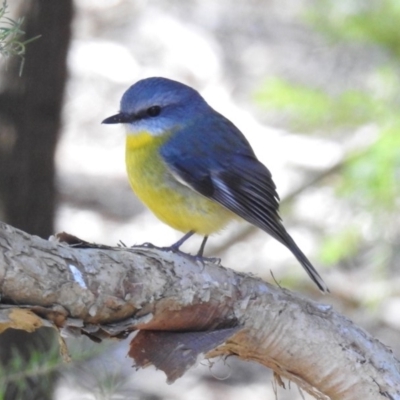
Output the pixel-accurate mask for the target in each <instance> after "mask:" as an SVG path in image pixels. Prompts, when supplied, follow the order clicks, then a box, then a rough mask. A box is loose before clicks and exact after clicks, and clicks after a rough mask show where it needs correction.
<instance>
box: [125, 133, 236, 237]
mask: <svg viewBox="0 0 400 400" xmlns="http://www.w3.org/2000/svg"><path fill="white" fill-rule="evenodd" d="M166 139H167V138H166V137H164V136H161V137H160V136H159V137H153V136H151V135H149V134H147V133H145V132H143V133H139V134H135V135H128V136H127V139H126V167H127V171H128V177H129V181H130V184H131V186H132V189H133V191H134V192H135V193H136V195H137V196H138V197H139V199H140V200H141V201H142V202H143V203H144V204H145V205H146V206H147V207H148V208H149V209H150V210H151V211H152V212H153V213H154V214H155V215H156V216H157V217H158V218H159V219H160V220H161V221H163V222H165V223H166V224H168V225H169V226H171V227H172V228H174V229H177V230H179V231H182V232H185V233H186V232H189V231H195V232H196V233H199V234H201V235H209V234H211V233H213V232H216V231H219V230H220V229H222V228H223V227H224V226H225V225H226V224H227V223H228V222H229V221H230V220H231V219H232V218H234V214H233V213H231V212H230V211H229V210H227V209H226V208H224V207H223V206H221V205H219V204H218V203H216V202H214V201H212V200H209V199H207V198H206V197H204V196H202V195H201V194H199V193H197V192H195V191H194V190H192V189H190V188H189V187H187V186H185V185H183V184H181V183H180V182H178V181H177V180H176V179H175V178H174V177H173V176H172V174H171V173H170V172H169V170H168V168H167V166H166V165H165V163H164V161H163V160H162V158H161V156H160V155H159V153H158V149H159V147H160V145H161V144H162V143H163V142H164V141H165V140H166Z"/></svg>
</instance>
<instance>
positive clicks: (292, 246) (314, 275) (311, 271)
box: [279, 232, 329, 293]
mask: <svg viewBox="0 0 400 400" xmlns="http://www.w3.org/2000/svg"><path fill="white" fill-rule="evenodd" d="M279 241H280V242H281V243H283V244H284V245H285V246H286V247H287V248H288V249H289V250H290V251H291V252H292V253H293V255H294V256H295V257H296V258H297V260H298V261H299V262H300V264H301V265H302V266H303V268H304V269H305V271H306V272H307V274H308V276H309V277H310V278H311V279H312V281H313V282H314V283H315V284H316V285H317V286H318V288H319V290H321V292H323V293H326V292H328V293H329V289H328V286H327V285H326V283H325V282H324V281H323V279H322V278H321V276H320V275H319V273H318V272H317V270H316V269H315V268H314V267H313V265H312V264H311V262H310V261H309V260H308V258H307V257H306V256H305V255H304V253H303V252H302V251H301V250H300V248H299V247H298V246H297V244H296V243H295V241H294V240H293V239H292V237H291V236H290V235H289V234H288V233H287V232H286V235H285V240H279Z"/></svg>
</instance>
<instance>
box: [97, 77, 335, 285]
mask: <svg viewBox="0 0 400 400" xmlns="http://www.w3.org/2000/svg"><path fill="white" fill-rule="evenodd" d="M102 123H103V124H123V125H125V127H126V152H125V161H126V168H127V174H128V178H129V181H130V184H131V187H132V189H133V191H134V192H135V194H136V195H137V196H138V198H139V199H140V200H141V201H142V202H143V203H144V204H145V205H146V206H147V207H148V208H149V209H150V210H151V211H152V212H153V213H154V214H155V215H156V216H157V217H158V218H159V219H160V220H161V221H163V222H164V223H166V224H168V225H169V226H171V227H172V228H174V229H176V230H178V231H181V232H183V233H185V235H184V236H183V237H182V238H181V239H180V240H179V241H177V242H176V243H175V244H174V245H172V246H171V249H173V250H179V248H180V246H181V245H182V244H183V243H184V242H185V241H186V240H187V239H188V238H189V237H191V236H192V235H193V234H199V235H202V236H203V237H204V239H203V242H202V244H201V247H200V250H199V252H198V256H199V257H201V256H202V255H203V252H204V248H205V244H206V241H207V238H208V237H209V235H211V234H213V233H216V232H218V231H220V230H221V229H222V228H224V227H225V226H226V225H227V224H228V223H229V222H231V221H232V220H234V219H244V220H245V221H247V222H249V223H250V224H252V225H255V226H256V227H258V228H260V229H262V230H263V231H265V232H267V233H268V234H269V235H270V236H272V237H273V238H274V239H276V240H277V241H278V242H280V243H282V244H283V245H284V246H286V247H287V248H288V249H289V250H290V251H291V252H292V254H293V255H294V256H295V257H296V258H297V260H298V261H299V263H300V264H301V265H302V266H303V268H304V269H305V271H306V272H307V274H308V275H309V277H310V278H311V280H312V281H313V282H314V283H315V284H316V285H317V287H318V288H319V289H320V290H321V291H322V292H329V289H328V287H327V285H326V284H325V282H324V281H323V279H322V278H321V276H320V275H319V274H318V272H317V271H316V269H315V268H314V267H313V265H312V264H311V262H310V261H309V260H308V258H307V257H306V256H305V255H304V253H303V252H302V251H301V250H300V248H299V247H298V246H297V244H296V243H295V241H294V240H293V239H292V237H291V236H290V235H289V233H288V232H287V231H286V229H285V227H284V225H283V223H282V220H281V217H280V215H279V196H278V193H277V191H276V186H275V183H274V182H273V180H272V175H271V172H270V171H269V170H268V168H267V167H266V166H265V165H264V164H262V163H261V162H260V161H259V160H258V159H257V157H256V155H255V153H254V151H253V149H252V147H251V145H250V143H249V142H248V140H247V139H246V137H245V136H244V135H243V133H242V132H241V131H240V130H239V129H238V128H237V127H236V126H235V125H234V124H233V123H232V122H231V121H230V120H228V119H227V118H225V117H224V116H223V115H221V114H220V113H218V112H217V111H216V110H214V109H213V108H212V107H211V106H210V105H209V104H208V103H207V102H206V100H205V99H204V98H203V97H202V96H201V95H200V93H199V92H198V91H197V90H195V89H193V88H192V87H190V86H188V85H185V84H184V83H181V82H178V81H175V80H171V79H167V78H163V77H150V78H146V79H142V80H139V81H138V82H136V83H135V84H133V85H132V86H130V87H129V88H128V90H126V92H125V93H124V94H123V96H122V99H121V102H120V110H119V112H118V113H117V114H115V115H112V116H111V117H108V118H106V119H104V120H103V121H102Z"/></svg>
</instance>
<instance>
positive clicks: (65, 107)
mask: <svg viewBox="0 0 400 400" xmlns="http://www.w3.org/2000/svg"><path fill="white" fill-rule="evenodd" d="M8 6H9V7H8V10H7V11H8V13H7V14H6V15H5V17H6V18H7V17H8V18H13V19H14V20H17V19H18V18H21V17H24V21H23V22H22V23H21V25H20V30H22V31H24V32H26V35H25V37H24V39H23V40H26V39H29V38H34V37H35V36H37V35H41V36H40V38H38V39H36V40H34V41H33V42H31V43H29V44H27V45H26V55H25V57H24V60H22V58H21V57H18V56H10V57H8V58H7V57H4V56H3V57H2V58H1V60H0V63H1V66H2V74H1V77H0V123H1V124H0V219H1V220H4V221H6V222H8V223H10V224H11V225H13V226H16V227H18V228H20V229H23V230H25V231H27V232H29V233H32V234H36V235H39V236H42V237H44V238H47V237H48V236H50V235H51V234H53V233H54V232H59V231H66V232H68V233H71V234H74V235H76V236H78V237H80V238H82V239H84V240H87V241H94V242H97V243H103V244H109V245H116V244H117V243H118V242H119V241H120V240H121V241H122V242H124V243H125V244H126V245H134V244H140V243H143V242H152V243H154V244H156V245H160V246H165V245H169V244H171V243H173V242H175V241H176V240H178V239H179V237H180V236H181V234H180V233H179V232H175V231H173V230H172V229H171V228H169V227H168V226H165V225H163V224H162V223H161V222H159V221H158V220H157V219H156V218H155V217H154V216H153V215H151V214H150V213H149V212H148V211H147V210H146V209H145V208H144V207H143V206H142V205H141V204H140V203H139V201H138V200H137V199H136V198H135V196H134V195H133V193H132V192H131V190H130V188H129V185H128V182H127V178H126V173H125V165H124V130H123V128H122V127H121V126H109V125H108V126H107V125H101V121H102V120H103V119H104V118H106V117H108V116H110V115H113V114H115V113H116V112H117V111H118V109H119V100H120V97H121V96H122V94H123V92H124V91H125V90H126V89H127V88H128V87H129V86H130V85H132V84H133V83H134V82H136V81H137V80H139V79H141V78H145V77H149V76H164V77H168V78H172V79H176V80H179V81H182V82H184V83H186V84H189V85H190V86H193V87H195V88H196V89H198V90H199V91H200V92H201V93H202V95H203V96H204V97H205V98H206V100H207V101H208V102H209V103H210V104H211V105H212V106H213V107H214V108H215V109H217V110H218V111H219V112H221V113H222V114H224V115H225V116H226V117H228V118H229V119H230V120H232V121H233V122H234V123H235V124H236V125H237V126H238V127H239V128H240V129H241V130H242V132H243V133H244V134H245V135H246V136H247V138H248V139H249V141H250V142H251V144H252V145H253V147H254V149H255V151H256V153H257V155H258V157H259V158H260V160H262V162H264V163H265V164H266V165H267V166H268V168H269V169H270V170H271V172H272V174H273V177H274V181H275V183H276V185H277V187H278V193H279V195H280V196H281V199H282V203H281V214H282V217H283V220H284V223H285V226H286V227H287V228H288V230H289V231H290V233H291V234H292V236H293V237H294V239H295V240H296V242H297V243H298V245H299V246H300V247H301V248H302V249H303V251H304V252H305V253H306V254H307V255H308V256H309V258H310V260H312V262H313V263H314V265H315V266H316V267H317V269H318V271H319V272H320V274H321V275H322V277H323V278H324V280H325V281H326V283H327V284H328V286H329V288H330V290H331V294H330V295H328V296H321V295H320V294H319V292H318V291H317V290H316V288H315V287H314V286H313V284H312V282H311V281H310V280H309V278H308V277H307V276H306V274H305V272H304V271H303V269H302V268H301V267H300V266H299V264H298V263H297V262H296V260H295V259H294V258H293V256H292V255H291V254H290V252H288V251H287V250H286V249H285V248H284V247H283V246H281V245H279V244H278V243H276V242H275V241H273V240H272V239H270V238H269V237H268V236H267V235H266V234H265V233H263V232H260V231H258V230H257V229H255V228H252V227H250V226H248V225H246V224H245V223H235V224H232V225H231V226H229V227H228V228H227V229H225V230H224V231H223V232H221V233H220V234H218V235H215V236H214V237H212V238H211V239H210V240H209V244H208V247H207V249H206V253H207V254H206V255H209V256H217V257H221V258H222V263H223V265H225V266H226V267H230V268H233V269H236V270H240V271H244V272H248V273H253V274H255V275H257V276H260V277H262V278H263V279H265V280H267V281H269V282H273V278H272V276H271V272H273V275H274V277H275V279H276V280H277V281H278V282H279V283H280V284H281V285H283V286H285V287H288V288H290V289H291V290H295V291H298V292H301V293H303V294H304V295H305V296H307V297H310V298H314V299H316V300H317V301H320V302H323V303H326V304H332V305H333V306H334V307H335V309H336V310H337V311H339V312H341V313H343V314H345V315H346V316H348V317H349V318H351V319H352V320H353V321H355V322H356V323H357V324H359V325H360V326H362V327H363V328H365V329H366V330H367V331H368V332H370V333H371V334H373V335H374V336H376V337H377V338H378V339H379V340H381V341H382V342H383V343H385V344H386V345H387V346H389V347H391V348H392V349H393V351H394V353H395V355H397V356H398V355H399V354H400V340H399V337H400V336H399V335H400V332H399V329H400V322H399V321H400V290H399V287H400V271H399V268H397V266H398V263H399V260H400V252H399V242H400V236H399V234H400V230H399V222H400V214H399V212H398V208H399V199H400V196H399V194H400V186H399V180H400V134H399V129H400V117H399V113H398V107H399V104H400V96H399V81H400V75H399V71H400V68H399V67H400V50H399V49H400V30H399V28H398V27H399V24H400V3H399V2H398V1H396V0H371V1H369V2H368V3H366V2H364V1H360V0H314V1H312V0H296V1H295V0H280V1H277V0H251V1H246V2H237V3H232V2H231V1H227V0H220V1H218V2H216V1H211V0H202V1H193V2H185V1H183V0H170V1H168V2H163V1H159V0H158V1H157V0H154V1H145V0H139V1H134V0H108V1H104V0H98V1H95V0H75V1H72V0H58V1H57V2H49V1H45V0H13V1H12V2H9V4H8ZM3 8H4V5H3ZM0 15H1V13H0ZM1 22H3V28H4V27H9V25H7V24H9V23H10V22H9V21H8V20H4V19H3V20H0V23H1ZM20 22H21V21H20ZM3 28H2V29H3ZM0 39H1V37H0ZM22 61H23V65H22V69H21V62H22ZM200 241H201V238H197V239H191V240H190V241H189V243H188V244H187V245H185V247H184V250H186V251H188V252H193V253H194V252H196V251H197V249H198V246H199V244H200ZM55 342H56V340H55V338H54V336H53V335H52V333H51V332H47V331H45V330H44V331H40V332H39V333H38V334H37V335H32V334H31V335H27V334H25V333H23V332H22V333H21V332H18V331H11V330H9V331H6V332H5V333H4V334H3V335H0V358H1V360H2V363H3V367H2V369H1V370H0V382H1V384H0V390H2V394H1V396H2V397H0V399H17V398H21V399H31V398H32V399H56V400H70V399H85V400H86V399H133V398H134V399H136V398H137V399H154V400H158V399H160V400H162V399H190V400H192V399H196V400H197V399H203V398H209V399H212V398H221V397H223V398H225V399H232V400H235V399H239V398H243V397H244V396H246V398H248V399H249V400H250V399H259V398H263V399H275V398H276V397H275V396H276V395H275V392H277V393H278V395H277V396H278V398H279V399H300V398H302V397H301V396H302V394H301V393H300V392H299V390H298V389H297V388H296V387H295V386H294V385H286V390H284V389H281V388H279V389H276V384H274V382H273V377H272V374H271V373H270V371H268V370H267V369H265V368H263V367H261V366H258V365H256V364H252V363H245V362H241V361H239V360H234V359H232V358H230V359H228V360H225V361H217V362H215V363H214V364H210V363H208V362H202V363H200V364H199V365H198V366H197V367H196V368H194V369H192V370H191V371H189V372H188V373H187V374H186V375H185V376H184V377H183V378H181V379H179V380H178V381H177V382H176V383H174V384H173V385H170V386H169V385H167V384H166V382H165V376H164V374H163V373H162V372H160V371H155V370H153V369H152V368H150V369H147V370H144V371H143V370H142V371H135V369H134V368H131V365H132V362H131V360H129V359H126V352H127V343H126V342H125V343H117V344H110V343H104V344H100V345H99V344H92V343H91V342H90V341H89V339H86V338H68V341H67V343H68V345H69V348H70V351H71V355H72V363H71V364H69V365H65V364H64V363H63V362H62V361H61V360H60V357H59V356H58V348H57V343H55ZM33 349H35V350H33ZM304 398H307V399H308V398H310V397H309V396H308V397H307V394H304Z"/></svg>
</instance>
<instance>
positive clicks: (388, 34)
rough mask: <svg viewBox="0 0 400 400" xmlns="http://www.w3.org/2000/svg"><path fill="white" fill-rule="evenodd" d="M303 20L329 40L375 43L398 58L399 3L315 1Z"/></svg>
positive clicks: (387, 0) (383, 0)
mask: <svg viewBox="0 0 400 400" xmlns="http://www.w3.org/2000/svg"><path fill="white" fill-rule="evenodd" d="M306 19H307V20H308V21H309V22H310V23H311V24H312V25H313V26H314V27H315V28H316V29H318V30H319V31H321V32H322V33H323V34H325V35H327V36H328V37H330V38H332V39H336V40H343V41H346V42H354V41H358V42H368V43H375V44H377V45H379V46H382V47H384V48H385V49H386V50H388V51H390V52H391V53H392V55H393V56H395V57H399V56H400V46H399V43H400V30H399V21H400V3H399V1H398V0H370V1H368V2H365V1H361V0H349V1H346V0H341V1H335V0H318V1H317V2H315V6H314V7H313V8H312V9H310V10H309V11H308V12H307V14H306Z"/></svg>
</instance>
